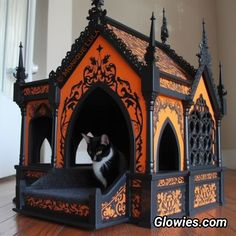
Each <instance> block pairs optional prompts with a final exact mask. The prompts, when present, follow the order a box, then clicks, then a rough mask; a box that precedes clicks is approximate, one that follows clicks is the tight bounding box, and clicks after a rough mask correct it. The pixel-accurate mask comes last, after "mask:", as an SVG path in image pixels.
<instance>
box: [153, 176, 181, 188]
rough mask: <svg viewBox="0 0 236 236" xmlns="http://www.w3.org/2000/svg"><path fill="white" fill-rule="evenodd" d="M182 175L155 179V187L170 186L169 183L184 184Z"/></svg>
mask: <svg viewBox="0 0 236 236" xmlns="http://www.w3.org/2000/svg"><path fill="white" fill-rule="evenodd" d="M184 182H185V181H184V177H183V176H179V177H171V178H166V179H160V180H158V181H157V187H164V186H171V185H177V184H184Z"/></svg>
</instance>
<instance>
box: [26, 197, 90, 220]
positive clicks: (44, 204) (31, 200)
mask: <svg viewBox="0 0 236 236" xmlns="http://www.w3.org/2000/svg"><path fill="white" fill-rule="evenodd" d="M25 203H26V205H28V206H31V207H35V208H40V209H44V210H51V211H57V212H62V213H66V214H73V215H79V216H81V217H88V216H89V206H88V205H86V204H78V203H69V202H64V201H61V200H60V201H57V200H52V199H44V198H40V197H32V196H30V195H26V196H25Z"/></svg>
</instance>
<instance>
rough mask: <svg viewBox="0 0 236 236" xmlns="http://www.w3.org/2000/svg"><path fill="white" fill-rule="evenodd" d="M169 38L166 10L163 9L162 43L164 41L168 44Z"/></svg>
mask: <svg viewBox="0 0 236 236" xmlns="http://www.w3.org/2000/svg"><path fill="white" fill-rule="evenodd" d="M168 37H169V31H168V28H167V20H166V16H165V8H163V18H162V26H161V41H162V43H166V41H167V39H168Z"/></svg>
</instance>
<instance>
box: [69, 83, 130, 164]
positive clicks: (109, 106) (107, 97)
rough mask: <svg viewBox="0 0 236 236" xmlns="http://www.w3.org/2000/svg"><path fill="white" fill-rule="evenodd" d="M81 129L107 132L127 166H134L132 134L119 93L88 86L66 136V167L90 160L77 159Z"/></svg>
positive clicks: (96, 134)
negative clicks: (88, 89)
mask: <svg viewBox="0 0 236 236" xmlns="http://www.w3.org/2000/svg"><path fill="white" fill-rule="evenodd" d="M81 133H85V134H87V133H91V134H92V135H93V136H100V135H102V134H107V135H108V136H109V138H110V140H111V143H112V144H113V145H114V146H115V147H116V148H117V149H118V150H119V151H121V152H122V153H123V154H124V155H125V157H126V160H127V164H128V166H130V165H133V166H134V164H133V162H134V138H133V131H132V124H131V121H130V118H129V114H128V112H127V110H126V108H125V106H124V105H123V104H122V103H121V101H120V99H119V97H118V96H117V95H116V94H115V93H114V92H113V91H110V89H109V88H102V87H99V86H96V87H94V88H92V89H91V90H90V91H89V92H88V94H85V95H84V97H83V98H81V101H80V102H79V104H78V105H77V107H76V109H75V111H74V114H73V116H72V119H71V122H70V124H69V127H68V133H67V137H66V147H65V149H66V150H65V153H66V155H65V156H66V157H65V163H66V166H67V167H69V166H76V164H91V160H88V162H87V163H84V162H83V161H81V162H80V160H79V159H78V155H77V153H78V146H79V145H80V142H81V140H82V136H81ZM84 146H85V145H84ZM86 147H87V145H86V146H85V148H86ZM85 151H86V150H85ZM81 159H84V158H83V157H82V158H81Z"/></svg>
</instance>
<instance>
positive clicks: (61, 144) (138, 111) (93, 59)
mask: <svg viewBox="0 0 236 236" xmlns="http://www.w3.org/2000/svg"><path fill="white" fill-rule="evenodd" d="M94 74H95V75H96V76H94ZM104 74H105V75H104ZM96 83H105V84H106V85H107V86H108V87H109V88H110V89H111V91H113V92H116V93H117V95H118V96H119V97H120V99H121V102H122V103H123V104H124V106H125V107H126V109H127V111H128V113H129V116H130V119H131V120H132V124H133V132H134V137H135V145H136V148H135V149H136V166H135V168H136V171H137V172H144V171H145V163H146V159H145V157H146V142H145V140H146V129H145V127H146V107H145V101H144V99H143V97H142V93H141V80H140V78H139V76H138V75H137V74H136V72H135V71H134V70H132V69H131V68H130V66H129V65H128V64H127V62H126V61H125V60H124V59H123V58H122V57H121V55H120V54H119V53H118V52H117V51H116V50H115V49H114V48H113V47H112V45H111V44H109V43H108V42H107V41H106V40H105V39H104V38H103V37H102V36H99V37H98V38H97V39H96V41H95V42H94V44H93V45H92V46H91V48H90V49H89V51H88V52H87V54H86V55H85V57H84V58H83V60H82V61H81V62H80V64H79V65H78V66H77V68H76V69H75V70H74V72H73V73H72V75H71V76H70V78H69V79H68V81H67V82H66V83H65V85H64V87H63V88H62V90H61V102H60V106H59V109H58V130H57V131H58V137H57V163H56V165H57V167H58V168H60V167H63V165H64V152H65V139H66V135H67V128H68V125H69V122H70V118H71V116H72V114H73V111H74V108H75V107H76V105H77V103H78V102H79V101H80V99H81V98H82V97H83V96H84V95H85V94H86V93H87V92H88V91H89V89H90V87H91V86H93V85H94V84H96ZM128 97H130V98H128ZM70 102H71V103H70ZM131 103H132V104H131ZM133 103H134V104H135V106H132V105H133Z"/></svg>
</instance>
